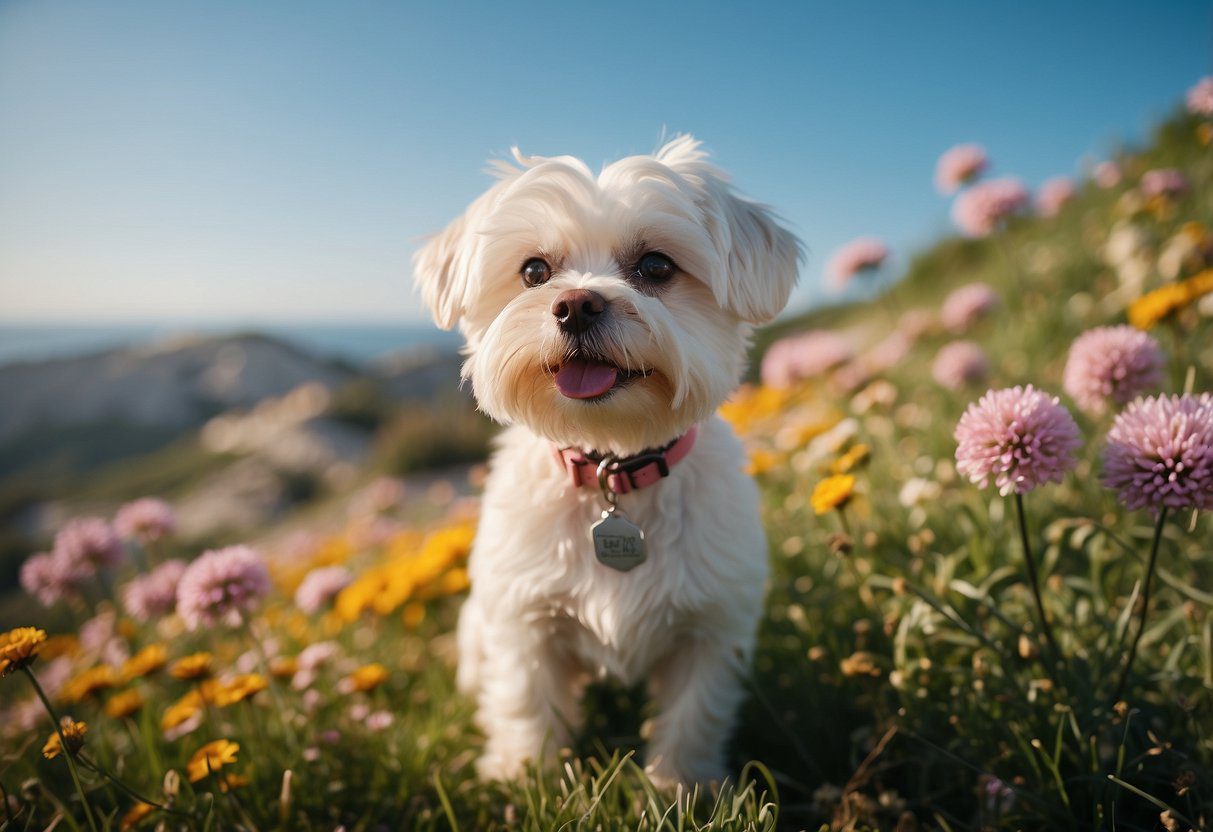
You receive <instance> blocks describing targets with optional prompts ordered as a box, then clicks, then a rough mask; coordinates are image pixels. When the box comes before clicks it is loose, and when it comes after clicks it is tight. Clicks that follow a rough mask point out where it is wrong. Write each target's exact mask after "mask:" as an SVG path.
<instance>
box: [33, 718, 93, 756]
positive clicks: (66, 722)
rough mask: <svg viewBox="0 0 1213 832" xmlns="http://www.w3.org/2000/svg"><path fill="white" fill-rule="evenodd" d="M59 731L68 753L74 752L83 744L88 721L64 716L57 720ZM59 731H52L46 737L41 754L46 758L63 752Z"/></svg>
mask: <svg viewBox="0 0 1213 832" xmlns="http://www.w3.org/2000/svg"><path fill="white" fill-rule="evenodd" d="M59 731H62V732H63V739H64V740H66V742H67V750H68V753H69V754H75V753H76V752H77V751H79V750H80V749H81V747H83V745H84V735H85V734H87V733H88V723H85V722H76V720H74V719H72V718H71V717H70V716H65V717H63V719H61V720H59ZM59 731H56V732H54V733H52V734H51V735H50V738H49V739H47V741H46V745H44V746H42V756H43V757H45V758H46V759H48V760H53V759H55V758H56V757H58V756H59V755H60V754H61V753H63V743H62V742H61V741H60V739H59Z"/></svg>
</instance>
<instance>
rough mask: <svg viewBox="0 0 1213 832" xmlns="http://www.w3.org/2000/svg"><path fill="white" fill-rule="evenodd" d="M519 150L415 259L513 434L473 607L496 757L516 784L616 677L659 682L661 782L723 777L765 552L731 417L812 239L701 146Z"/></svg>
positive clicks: (472, 661) (479, 395)
mask: <svg viewBox="0 0 1213 832" xmlns="http://www.w3.org/2000/svg"><path fill="white" fill-rule="evenodd" d="M514 158H515V160H516V162H517V165H516V166H515V165H513V164H509V163H505V162H499V163H497V164H496V165H495V166H494V172H495V174H496V175H497V176H498V178H499V180H500V181H499V182H497V183H496V184H495V185H494V186H493V187H492V188H490V189H489V191H488V192H487V193H485V194H484V195H482V196H481V197H480V198H478V199H477V200H476V201H475V202H473V203H472V205H471V206H470V207H469V208H468V210H467V212H466V213H465V214H464V215H463V216H461V217H459V218H458V219H456V220H455V221H454V222H452V223H451V224H450V226H448V227H447V228H446V230H445V231H443V232H442V233H441V234H439V235H438V236H437V237H435V238H434V239H432V240H431V241H429V242H428V243H427V244H426V245H425V246H424V247H423V248H422V249H421V250H420V251H419V252H418V253H417V256H416V258H415V262H414V266H415V274H416V281H417V284H418V286H419V287H420V290H421V294H422V296H423V297H424V299H425V301H426V303H427V304H428V305H429V307H430V309H431V310H432V312H433V315H434V318H435V320H436V321H437V323H438V324H439V326H441V327H443V328H447V329H449V328H450V327H452V326H454V325H455V324H456V323H458V325H459V327H460V329H461V331H462V332H463V334H464V336H465V337H466V340H467V346H466V350H465V351H466V355H467V362H466V364H465V365H464V370H463V375H464V377H465V378H469V379H471V381H472V387H473V392H474V394H475V397H476V399H477V401H478V403H479V406H480V407H481V409H482V410H484V411H485V412H486V413H487V414H488V415H489V416H491V417H493V418H494V419H496V420H497V421H499V422H502V423H504V424H506V425H510V426H511V427H509V428H508V429H507V430H506V431H505V432H504V433H503V434H502V436H501V438H500V440H499V448H498V450H497V452H496V453H495V454H494V456H493V459H492V462H491V466H490V471H491V473H490V474H489V477H488V482H487V484H486V488H485V495H484V503H483V516H482V517H481V521H480V528H479V532H478V534H477V537H476V543H475V546H474V547H473V551H472V555H471V560H470V564H469V570H470V574H471V582H472V589H471V596H470V597H469V598H468V600H467V602H466V604H465V605H464V607H463V611H462V613H461V616H460V620H459V633H458V644H459V675H458V681H459V685H460V687H461V689H463V690H465V691H467V692H469V693H470V694H472V695H474V696H475V698H476V703H477V722H478V724H479V725H480V727H481V728H482V729H483V731H484V733H485V735H486V738H487V739H486V743H485V749H484V753H483V755H482V756H481V758H480V761H479V770H480V773H481V775H482V776H484V777H489V778H510V777H513V776H516V775H517V774H518V773H519V772H520V771H521V770H522V767H523V765H524V764H525V763H526V761H528V760H539V759H540V758H541V757H542V755H543V754H544V752H545V749H547V750H550V749H551V748H553V747H558V746H561V745H565V744H567V743H568V742H569V740H570V739H571V737H572V734H573V733H574V732H576V730H577V729H578V726H579V724H580V713H579V711H580V708H579V699H580V696H581V693H582V690H583V688H584V686H585V684H586V682H587V681H589V680H590V679H591V678H592V677H605V676H608V675H610V676H614V677H617V678H618V679H620V680H622V681H623V682H624V683H626V684H634V683H635V682H637V681H639V680H641V679H647V680H648V682H649V687H650V690H651V693H652V696H653V698H654V700H655V703H656V706H657V714H656V717H655V719H654V720H653V721H652V722H651V724H650V725H649V726H647V731H646V736H648V737H649V747H648V751H647V756H646V762H647V770H648V772H649V773H650V775H651V776H652V778H653V779H654V780H655V781H656V782H659V783H674V782H681V783H694V782H708V781H712V780H718V779H720V778H722V777H723V776H724V774H725V756H724V752H725V744H726V742H727V741H728V738H729V734H730V731H731V728H732V725H733V721H734V717H735V711H736V709H737V707H738V705H739V703H740V701H741V699H742V696H743V691H744V688H743V681H742V679H741V678H740V674H742V673H744V672H745V670H746V663H747V662H748V659H749V657H750V654H751V651H752V648H753V646H754V638H755V631H756V629H757V625H758V621H759V617H760V615H761V613H762V606H763V597H764V594H765V586H764V583H765V580H766V576H767V551H766V542H765V538H764V535H763V531H762V527H761V524H760V521H759V512H758V494H757V490H756V489H755V487H754V484H753V483H752V482H751V481H750V479H749V478H748V477H746V476H745V474H744V473H743V470H742V469H743V467H744V465H745V460H744V458H743V454H742V448H741V445H740V443H739V442H738V441H737V439H736V437H735V436H734V435H733V433H732V431H731V430H730V429H729V427H728V426H727V425H726V424H725V423H724V422H723V421H721V420H720V419H719V418H718V417H716V416H715V415H714V412H715V410H716V408H717V407H718V406H719V405H720V404H721V402H723V401H724V400H725V399H726V398H727V397H728V396H729V394H730V393H731V392H732V391H733V390H734V388H735V387H736V386H737V384H738V382H739V380H740V377H741V374H742V370H743V366H744V361H745V353H746V348H747V346H748V343H749V337H750V332H751V327H752V325H754V324H758V323H762V322H764V321H767V320H769V319H771V318H773V317H774V316H775V315H776V314H778V313H779V311H780V310H781V309H782V308H783V306H784V304H785V303H786V302H787V299H788V295H789V293H790V292H791V290H792V287H793V285H794V284H795V282H796V276H797V264H798V260H799V258H800V244H799V241H798V240H797V239H796V237H794V236H793V235H792V234H791V233H789V232H788V231H786V230H784V229H783V228H781V227H780V226H779V225H777V224H776V221H775V218H774V217H773V215H772V214H771V212H770V210H769V209H767V208H766V207H764V206H762V205H759V204H757V203H754V202H751V201H749V200H747V199H745V198H743V197H741V196H739V195H737V194H736V193H734V192H733V190H732V189H731V188H730V186H729V184H728V181H727V178H726V177H725V175H724V174H723V173H722V172H721V171H720V170H719V169H718V168H716V167H715V166H713V165H712V164H711V163H709V162H708V161H707V159H706V154H705V153H704V152H703V151H702V150H700V148H699V143H698V142H696V141H695V140H694V139H692V138H690V137H686V136H684V137H680V138H676V139H674V140H673V141H670V142H669V143H668V144H666V145H665V146H664V147H662V148H661V149H660V150H659V151H658V152H657V153H656V154H655V155H653V156H634V157H630V158H627V159H623V160H621V161H619V162H616V163H614V164H611V165H609V166H607V167H605V168H604V169H603V170H602V171H601V172H600V173H599V174H598V175H597V176H595V175H594V174H593V173H592V172H591V171H590V169H589V168H588V167H587V166H586V165H585V164H584V163H583V162H581V161H579V160H577V159H574V158H571V157H568V156H561V157H554V158H542V157H524V156H522V155H521V154H520V153H519V152H518V151H517V150H515V152H514ZM608 509H609V510H610V511H609V512H608V511H607V510H608ZM592 528H593V532H591V529H592Z"/></svg>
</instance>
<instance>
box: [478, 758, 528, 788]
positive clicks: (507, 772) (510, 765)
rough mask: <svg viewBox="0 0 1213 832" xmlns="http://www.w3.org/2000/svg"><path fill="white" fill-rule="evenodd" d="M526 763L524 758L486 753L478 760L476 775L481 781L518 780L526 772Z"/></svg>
mask: <svg viewBox="0 0 1213 832" xmlns="http://www.w3.org/2000/svg"><path fill="white" fill-rule="evenodd" d="M526 763H527V761H526V760H525V759H524V758H522V757H518V756H514V755H510V754H503V753H501V752H493V751H486V752H485V753H484V754H482V755H480V758H479V759H478V760H476V774H477V776H479V777H480V779H481V780H499V781H509V780H517V779H518V778H520V777H521V776H522V775H523V773H524V772H525V771H526Z"/></svg>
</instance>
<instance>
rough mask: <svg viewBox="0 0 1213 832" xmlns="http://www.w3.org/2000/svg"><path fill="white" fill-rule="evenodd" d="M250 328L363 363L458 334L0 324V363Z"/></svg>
mask: <svg viewBox="0 0 1213 832" xmlns="http://www.w3.org/2000/svg"><path fill="white" fill-rule="evenodd" d="M251 332H256V333H261V334H264V335H269V336H271V337H274V338H280V339H282V340H283V341H287V342H289V343H291V344H294V345H295V346H297V347H300V348H302V349H305V350H307V351H309V352H311V353H312V354H314V355H317V356H320V357H323V358H335V359H343V360H345V361H348V362H351V363H354V364H366V363H369V362H372V361H374V360H375V359H378V358H383V357H384V356H388V355H393V354H398V353H407V352H410V351H413V350H415V349H417V348H419V347H438V348H449V349H455V348H457V347H458V346H459V344H460V343H461V338H460V336H459V335H458V333H453V332H443V331H442V330H439V329H435V328H434V327H431V326H425V325H419V324H382V323H373V324H345V323H341V324H336V323H335V324H323V323H321V324H315V323H308V324H235V325H233V324H216V323H198V324H190V323H183V324H150V323H149V324H138V323H133V324H74V325H73V324H0V366H2V365H5V364H13V363H17V362H23V361H42V360H45V359H48V358H70V357H73V356H78V355H87V354H89V353H95V352H101V351H103V350H109V349H114V348H117V347H134V346H142V345H145V344H150V343H154V342H156V341H160V340H164V339H166V338H171V337H174V336H179V335H185V334H195V335H205V336H221V335H235V334H247V333H251Z"/></svg>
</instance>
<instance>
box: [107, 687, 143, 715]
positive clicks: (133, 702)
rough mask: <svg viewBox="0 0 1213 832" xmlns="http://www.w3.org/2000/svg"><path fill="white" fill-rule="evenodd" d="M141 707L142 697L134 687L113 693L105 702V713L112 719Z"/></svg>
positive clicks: (129, 713) (131, 712)
mask: <svg viewBox="0 0 1213 832" xmlns="http://www.w3.org/2000/svg"><path fill="white" fill-rule="evenodd" d="M142 707H143V697H142V696H141V695H140V693H139V691H137V690H135V689H133V688H132V689H131V690H124V691H122V692H121V693H115V694H114V695H113V696H111V697H110V698H109V700H108V701H106V703H105V715H106V716H108V717H111V718H113V719H123V718H124V717H128V716H130V715H131V714H133V713H135V711H137V710H139V709H140V708H142Z"/></svg>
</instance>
